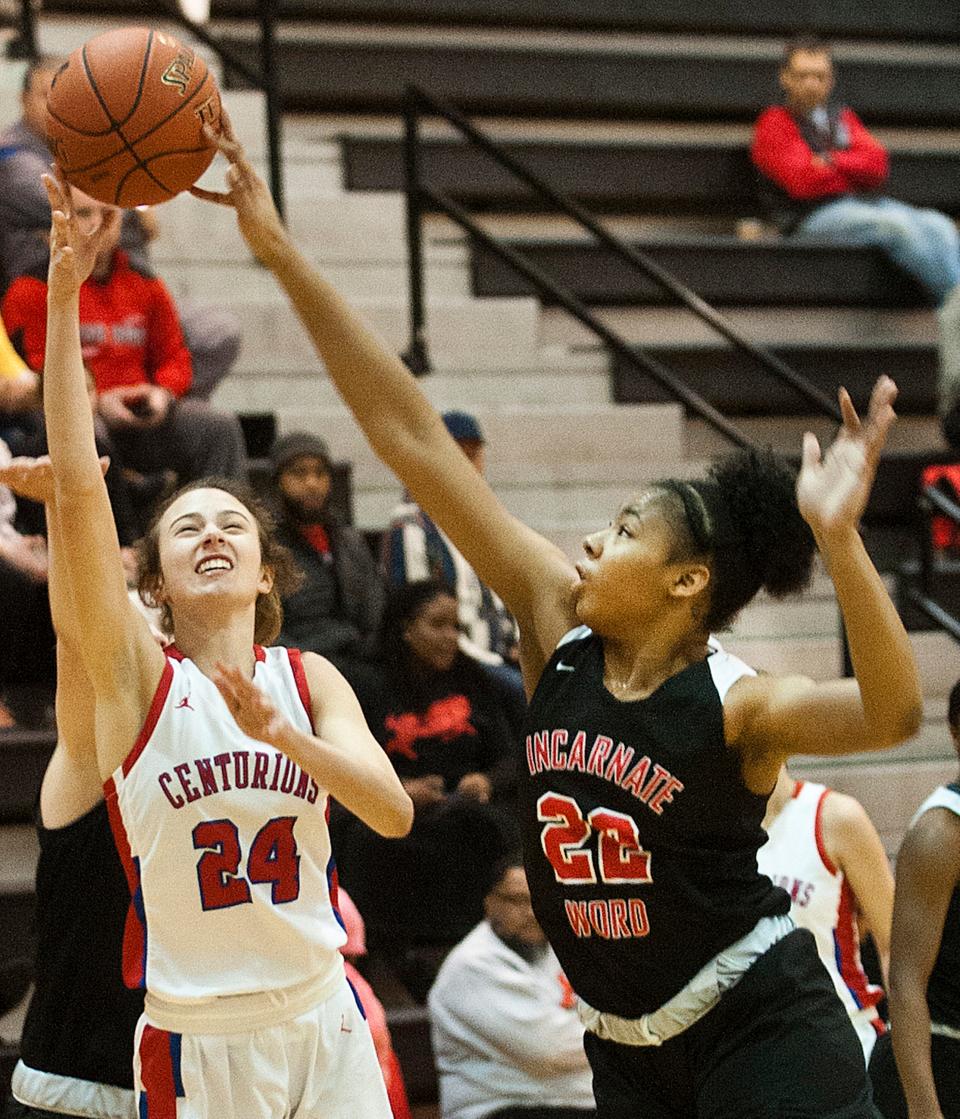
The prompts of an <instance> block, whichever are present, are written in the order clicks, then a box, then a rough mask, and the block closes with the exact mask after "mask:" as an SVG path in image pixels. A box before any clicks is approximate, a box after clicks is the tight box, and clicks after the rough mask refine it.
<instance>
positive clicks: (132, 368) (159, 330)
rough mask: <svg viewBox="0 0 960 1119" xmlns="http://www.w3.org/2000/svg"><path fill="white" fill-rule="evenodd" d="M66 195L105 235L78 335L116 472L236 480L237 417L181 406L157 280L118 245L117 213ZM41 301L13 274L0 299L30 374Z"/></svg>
mask: <svg viewBox="0 0 960 1119" xmlns="http://www.w3.org/2000/svg"><path fill="white" fill-rule="evenodd" d="M73 197H74V208H75V213H76V215H77V218H78V220H79V222H80V224H81V227H83V228H86V229H92V228H96V227H97V225H99V224H100V223H105V224H107V225H108V226H109V227H110V230H109V232H110V236H108V237H106V238H105V239H104V241H103V244H102V248H101V251H100V253H99V255H98V257H97V261H96V264H95V265H94V269H93V273H92V275H91V276H90V278H89V279H88V280H87V281H86V282H85V283H84V285H83V287H82V288H81V291H80V337H81V344H82V346H83V356H84V361H85V363H86V365H87V368H88V369H89V371H90V373H91V374H92V376H93V379H94V382H95V387H96V392H97V411H98V414H99V417H100V419H101V420H102V421H103V423H104V426H105V428H106V432H107V433H108V434H109V437H110V440H111V441H112V443H113V444H114V446H115V447H116V449H117V451H118V452H119V455H120V457H121V459H122V461H123V464H124V465H125V466H129V467H133V468H134V469H135V470H137V471H140V472H141V473H142V474H145V475H157V474H162V472H163V471H164V470H165V469H167V468H170V469H172V470H174V471H175V472H176V474H177V476H178V478H179V480H180V482H182V483H185V482H189V481H192V480H194V479H196V478H200V477H204V476H206V475H220V476H224V477H231V478H240V477H243V476H244V475H245V473H246V456H245V451H244V444H243V433H242V431H241V428H240V423H239V421H238V420H237V418H236V416H233V415H227V414H224V413H220V412H215V411H213V410H212V409H211V408H210V407H209V405H207V404H206V403H204V402H203V401H199V400H190V399H184V394H185V393H186V391H187V389H188V388H189V387H190V377H191V366H190V355H189V353H188V352H187V350H186V347H185V346H184V343H183V335H182V333H181V330H180V324H179V321H178V319H177V312H176V308H175V307H174V305H173V301H172V300H171V298H170V295H169V293H168V291H167V289H166V287H165V286H164V284H163V282H162V281H161V280H159V279H156V278H154V277H152V276H148V275H144V274H143V273H141V272H138V271H137V270H136V268H134V266H133V264H132V263H131V260H130V258H129V257H128V256H127V254H126V253H125V252H123V250H122V249H120V248H118V247H117V241H118V239H119V236H120V220H119V219H120V212H119V211H118V210H117V209H116V208H115V207H112V206H105V205H103V204H102V203H100V202H97V201H95V200H94V199H93V198H90V197H89V196H87V195H85V194H82V193H81V192H80V191H77V190H74V192H73ZM46 297H47V286H46V282H45V281H44V280H40V279H35V278H34V277H32V276H20V277H18V278H17V279H16V280H14V281H13V283H12V284H11V285H10V287H9V288H8V289H7V293H6V295H5V296H4V299H3V319H4V321H5V323H6V325H7V330H8V332H9V334H10V337H11V339H12V340H13V342H14V344H16V345H19V347H20V350H21V352H22V354H23V356H24V357H25V359H26V361H27V363H28V365H30V367H31V368H33V369H35V370H40V369H42V367H43V356H44V348H45V345H46V323H47V315H46ZM34 453H36V452H34Z"/></svg>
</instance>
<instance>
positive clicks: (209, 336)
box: [0, 56, 240, 400]
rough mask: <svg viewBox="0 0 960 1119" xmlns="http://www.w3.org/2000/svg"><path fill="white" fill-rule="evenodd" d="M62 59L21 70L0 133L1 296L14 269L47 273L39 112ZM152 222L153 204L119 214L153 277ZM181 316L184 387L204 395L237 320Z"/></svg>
mask: <svg viewBox="0 0 960 1119" xmlns="http://www.w3.org/2000/svg"><path fill="white" fill-rule="evenodd" d="M60 64H61V60H60V59H57V58H50V57H45V56H44V57H40V58H38V59H36V60H35V61H33V62H31V63H30V65H29V66H28V67H27V69H26V71H25V73H24V77H23V89H22V91H21V94H20V105H21V110H22V113H21V116H20V119H19V120H17V121H16V122H15V123H14V124H12V125H11V126H10V127H9V128H7V129H5V130H4V131H3V132H0V295H2V294H3V293H4V292H5V291H6V290H7V288H8V287H9V285H10V284H11V283H12V282H13V281H14V280H15V279H16V278H17V276H35V277H37V278H40V277H43V276H46V274H47V256H48V250H47V232H48V230H49V228H50V205H49V203H48V202H47V194H46V191H45V190H44V189H43V185H42V183H41V182H40V176H41V174H43V173H44V172H45V171H49V169H50V159H51V154H50V150H49V149H48V147H47V141H46V135H45V131H44V129H45V124H44V118H45V115H46V107H47V94H48V93H49V92H50V83H51V82H52V81H53V77H54V74H56V72H57V70H58V69H59V67H60ZM157 228H158V227H157V222H156V218H155V216H154V214H153V211H146V212H144V211H140V212H138V211H136V210H128V211H127V212H126V213H125V214H124V219H123V230H122V236H121V242H120V244H121V248H123V250H124V251H125V252H126V253H127V256H128V258H129V260H130V262H131V265H132V267H133V268H135V269H136V270H137V271H138V272H140V273H141V274H143V275H148V276H152V272H151V269H150V258H149V251H148V248H147V246H148V243H149V242H150V241H152V240H153V239H154V237H155V236H156V235H157ZM180 321H181V324H182V326H183V333H184V338H185V340H186V345H187V349H188V350H189V351H190V353H191V355H192V358H193V379H192V381H191V382H190V387H189V389H188V392H189V395H190V396H193V397H198V398H199V399H203V400H205V399H207V398H208V397H209V395H210V393H211V392H212V390H213V388H214V387H215V386H216V385H217V384H218V383H219V382H220V381H221V380H222V379H223V378H224V377H225V376H226V375H227V373H228V372H229V371H230V368H231V367H232V365H233V363H234V362H235V361H236V358H237V354H238V353H239V351H240V324H239V322H238V321H237V318H236V316H235V315H233V314H231V313H230V312H229V311H225V310H223V309H220V308H215V307H208V306H199V305H191V304H187V305H185V306H182V307H181V308H180Z"/></svg>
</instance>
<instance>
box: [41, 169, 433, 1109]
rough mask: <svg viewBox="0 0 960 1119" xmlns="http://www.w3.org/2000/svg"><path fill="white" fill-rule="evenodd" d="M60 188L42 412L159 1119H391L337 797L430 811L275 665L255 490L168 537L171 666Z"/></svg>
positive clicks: (160, 596)
mask: <svg viewBox="0 0 960 1119" xmlns="http://www.w3.org/2000/svg"><path fill="white" fill-rule="evenodd" d="M45 182H46V186H47V190H48V193H49V196H50V203H51V210H52V211H53V219H52V229H51V244H50V270H49V281H48V303H47V352H46V363H45V372H44V411H45V416H46V422H47V429H48V439H49V450H50V458H51V461H52V465H53V472H54V477H55V480H56V494H57V501H58V505H59V508H60V512H61V518H62V524H63V527H64V532H63V546H64V548H63V551H64V559H65V560H66V567H67V570H68V572H69V576H70V582H71V586H72V589H73V594H74V610H75V613H76V621H77V624H78V627H79V630H80V632H82V634H83V641H82V644H81V648H80V654H81V656H82V659H83V663H84V667H85V669H86V671H87V674H88V676H89V677H90V682H91V684H92V686H93V689H94V692H95V695H96V750H97V764H98V768H99V771H100V774H101V777H102V778H103V780H104V784H105V789H106V800H107V805H108V809H109V812H110V819H111V825H112V827H113V831H114V837H115V840H116V842H117V846H118V850H119V852H120V856H121V860H122V861H123V863H124V866H125V869H126V873H127V878H128V882H129V885H130V890H131V897H132V906H131V914H130V919H129V920H128V924H127V929H126V936H125V942H124V960H123V965H124V976H125V979H126V982H127V983H128V985H131V986H135V985H140V986H143V987H144V988H145V990H146V995H145V1013H144V1017H143V1019H141V1022H140V1026H139V1028H138V1032H137V1038H136V1042H135V1057H134V1069H135V1090H136V1092H137V1095H138V1101H137V1102H138V1106H139V1110H140V1115H141V1117H145V1119H154V1117H166V1116H174V1115H176V1116H177V1119H214V1117H215V1119H259V1117H260V1116H263V1117H264V1119H266V1117H267V1116H270V1117H272V1116H275V1115H285V1116H291V1117H294V1119H320V1117H321V1116H322V1117H323V1119H353V1117H355V1116H357V1115H363V1116H364V1117H365V1119H368V1117H372V1119H381V1117H382V1119H387V1117H388V1116H389V1114H390V1111H389V1105H388V1102H387V1096H386V1091H385V1089H384V1086H383V1080H382V1077H381V1075H380V1072H379V1067H378V1065H377V1060H376V1055H375V1053H374V1049H373V1044H372V1041H371V1039H370V1033H369V1029H368V1028H367V1025H366V1023H365V1021H364V1020H363V1016H362V1010H361V1009H360V1007H359V1004H358V1002H357V1000H356V999H355V997H354V994H353V992H352V991H351V990H350V988H349V986H348V985H347V983H346V980H345V978H344V975H343V965H342V959H341V956H340V954H339V952H338V948H339V947H340V945H341V944H342V943H343V942H344V940H345V933H344V931H343V926H342V923H341V922H340V920H339V917H338V914H337V913H336V872H335V867H334V865H333V860H332V858H331V853H330V841H329V834H328V831H327V825H326V807H327V798H328V795H330V796H334V797H336V799H337V800H339V801H340V802H341V803H342V804H343V805H344V806H345V807H346V808H348V809H349V810H350V811H352V812H354V813H355V814H356V815H357V816H359V817H360V818H361V819H362V820H363V821H364V822H365V823H366V824H368V825H369V826H370V827H371V828H373V829H374V830H375V831H377V832H379V833H380V834H382V835H388V836H389V835H397V836H399V835H403V834H405V833H406V832H407V831H408V830H409V827H410V823H411V819H412V805H411V803H410V800H409V798H408V797H407V795H406V793H405V792H404V791H403V789H402V787H401V785H400V783H399V780H398V779H397V777H396V776H395V774H394V771H393V768H392V766H391V765H390V763H389V761H388V760H387V758H386V755H385V754H384V753H383V751H382V750H381V749H380V747H379V745H378V744H377V743H376V741H375V740H374V738H373V737H372V736H371V735H370V733H369V731H368V730H367V727H366V724H365V722H364V719H363V716H362V714H361V711H360V707H359V704H358V703H357V701H356V698H355V696H354V695H353V693H352V692H351V690H350V688H349V686H348V685H347V684H346V683H345V681H344V680H343V678H342V677H341V676H340V675H339V673H337V671H336V670H335V669H334V668H333V667H332V666H331V665H330V664H329V663H328V662H326V661H324V660H323V659H322V658H320V657H317V656H311V655H309V654H308V655H306V656H304V657H303V658H302V660H301V658H300V657H299V655H298V654H296V653H295V652H293V651H288V650H286V649H283V648H268V649H264V648H263V645H264V644H266V643H268V642H269V641H270V640H272V639H273V637H274V636H275V635H276V633H277V632H278V630H279V622H280V614H279V604H278V598H277V594H278V590H279V589H280V588H281V587H282V585H283V582H284V579H285V577H286V572H287V570H288V568H287V565H288V563H289V561H288V558H287V557H286V556H285V555H284V553H283V552H282V550H281V549H279V548H278V547H277V545H276V544H275V542H274V541H273V540H272V539H271V537H270V535H269V527H268V522H267V520H266V518H265V516H264V515H262V514H261V512H260V510H258V509H257V508H256V502H255V500H254V499H252V498H249V499H248V498H247V497H246V495H245V494H244V493H243V491H241V490H240V489H238V488H236V487H233V486H230V487H229V488H223V486H222V485H220V484H216V485H202V484H201V485H196V486H194V487H193V488H188V489H186V490H185V491H181V493H180V494H178V495H175V496H174V498H172V499H171V500H170V501H169V502H168V503H167V505H166V506H165V507H164V508H163V509H162V510H161V512H160V514H159V516H158V519H157V521H156V522H155V524H154V525H153V526H152V528H151V530H150V532H149V533H148V536H147V538H146V546H145V548H144V552H143V555H142V557H141V559H142V575H141V590H142V592H144V593H146V595H147V597H148V598H149V600H150V601H151V603H152V604H154V605H156V606H159V607H160V608H161V609H162V611H163V613H164V615H165V620H166V621H167V622H168V623H169V631H170V632H172V633H173V635H174V644H173V645H172V646H169V647H168V648H167V650H166V651H164V650H161V649H160V648H158V646H157V645H156V643H155V641H154V640H153V637H152V636H151V634H150V631H149V628H148V626H147V623H146V621H145V620H144V618H143V617H142V615H141V614H140V613H139V612H138V611H136V609H135V608H134V607H133V606H132V604H131V603H130V601H129V599H128V597H127V592H126V583H125V579H124V573H123V567H122V564H121V559H120V551H119V546H118V544H117V537H116V531H115V528H114V525H113V518H112V515H111V512H110V506H109V503H108V501H107V494H106V489H105V487H104V484H103V480H102V477H101V472H100V464H99V462H98V459H97V455H96V450H95V446H94V441H93V422H92V417H91V412H90V407H89V402H88V400H87V397H86V387H85V382H84V373H83V363H82V355H81V350H80V337H79V328H78V306H79V289H80V285H81V284H82V282H83V281H84V279H85V278H86V276H87V275H88V274H89V272H90V268H91V266H92V264H93V261H94V259H95V256H96V251H97V245H98V241H99V239H100V237H101V235H102V233H103V230H102V229H101V230H99V231H94V232H93V233H90V234H86V233H82V232H81V231H80V229H79V228H78V225H77V222H76V220H75V218H74V216H73V214H72V209H71V201H70V195H69V188H67V187H66V186H65V185H64V184H62V183H58V182H57V181H55V180H54V179H53V178H52V177H49V176H47V177H45ZM111 220H114V219H111Z"/></svg>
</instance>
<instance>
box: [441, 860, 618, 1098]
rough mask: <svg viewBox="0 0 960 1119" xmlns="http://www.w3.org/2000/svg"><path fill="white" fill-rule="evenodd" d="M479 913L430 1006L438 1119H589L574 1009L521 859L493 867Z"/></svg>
mask: <svg viewBox="0 0 960 1119" xmlns="http://www.w3.org/2000/svg"><path fill="white" fill-rule="evenodd" d="M483 907H484V913H485V920H483V921H481V922H480V924H479V925H477V927H476V928H475V929H474V930H473V931H472V932H471V933H469V934H468V935H467V936H466V937H465V939H464V940H462V941H461V942H460V943H459V944H458V945H457V946H456V948H454V949H453V951H452V952H451V953H450V955H449V956H447V958H446V960H445V961H444V963H443V966H442V967H441V968H440V972H439V974H438V975H437V981H436V983H434V985H433V988H432V989H431V991H430V996H429V999H428V1002H427V1005H428V1007H429V1009H430V1025H431V1031H432V1037H433V1050H434V1054H435V1057H436V1062H437V1073H438V1074H439V1078H440V1113H441V1115H442V1116H443V1119H590V1117H593V1116H595V1115H596V1114H597V1113H596V1110H595V1108H594V1102H593V1090H592V1086H591V1085H592V1076H591V1073H590V1066H589V1064H588V1063H587V1058H586V1054H585V1053H584V1051H583V1026H582V1025H581V1024H580V1020H579V1018H578V1017H577V1012H576V1006H575V1003H576V1000H575V997H574V994H573V991H572V989H571V987H570V985H569V983H567V981H566V979H565V978H564V975H563V972H562V971H561V970H560V963H559V961H558V960H557V957H556V956H555V955H554V953H553V949H552V948H551V947H550V946H549V944H547V938H546V937H545V936H544V934H543V930H542V929H541V928H540V926H539V924H537V919H536V917H535V916H534V915H533V909H532V908H531V906H530V890H529V889H528V887H527V878H526V875H525V874H524V871H523V862H522V860H521V859H520V857H519V856H515V857H508V858H506V859H504V860H503V861H501V862H500V863H499V864H498V865H497V866H496V867H495V868H494V871H493V873H492V875H491V881H490V886H489V889H488V891H487V894H486V897H485V898H484V902H483ZM624 1114H626V1112H624Z"/></svg>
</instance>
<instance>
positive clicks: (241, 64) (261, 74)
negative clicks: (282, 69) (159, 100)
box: [20, 0, 284, 217]
mask: <svg viewBox="0 0 960 1119" xmlns="http://www.w3.org/2000/svg"><path fill="white" fill-rule="evenodd" d="M157 3H158V7H159V9H160V14H161V15H163V16H164V17H165V18H167V19H170V20H172V21H173V22H175V23H179V24H180V25H181V26H183V27H185V28H186V29H187V30H188V31H189V32H190V34H191V35H193V37H194V38H195V39H198V40H199V41H200V42H201V43H203V44H204V46H206V47H207V48H208V49H210V50H212V51H213V52H214V53H215V54H216V55H217V57H218V58H219V59H220V61H221V62H222V63H223V65H224V66H226V67H229V69H231V70H234V71H236V73H237V74H239V75H240V76H241V77H242V78H243V79H244V81H246V82H249V83H250V85H252V86H254V87H255V88H256V89H259V90H261V91H262V92H263V94H264V101H265V109H266V130H267V158H268V164H269V169H270V193H271V194H272V195H273V201H274V203H275V205H276V207H277V210H278V211H279V213H280V216H281V217H283V215H284V197H283V169H282V166H281V148H282V139H281V116H280V112H281V96H280V81H279V70H278V67H277V64H276V49H275V44H276V25H277V6H278V0H257V18H258V21H259V23H260V68H259V70H257V69H256V68H254V67H252V66H249V65H248V64H247V63H246V62H245V61H244V60H243V59H242V58H240V57H238V56H237V55H236V54H234V53H233V51H231V50H230V49H229V48H228V47H225V46H224V45H223V44H222V43H220V42H219V41H218V40H217V39H216V38H215V37H214V36H213V35H211V34H210V32H209V31H208V30H207V29H206V28H205V27H204V26H203V25H202V24H199V23H195V22H194V21H193V20H192V19H190V18H189V16H187V15H186V14H185V13H184V12H183V11H182V10H181V9H180V6H179V4H177V2H176V0H157ZM20 13H21V19H20V28H21V30H20V35H21V39H22V41H23V46H24V54H25V57H27V58H28V59H33V58H36V57H37V40H36V30H35V16H34V12H33V8H32V3H31V0H20Z"/></svg>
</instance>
